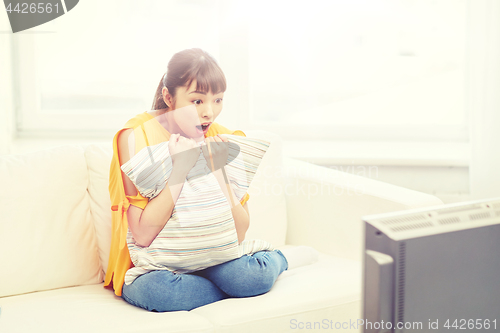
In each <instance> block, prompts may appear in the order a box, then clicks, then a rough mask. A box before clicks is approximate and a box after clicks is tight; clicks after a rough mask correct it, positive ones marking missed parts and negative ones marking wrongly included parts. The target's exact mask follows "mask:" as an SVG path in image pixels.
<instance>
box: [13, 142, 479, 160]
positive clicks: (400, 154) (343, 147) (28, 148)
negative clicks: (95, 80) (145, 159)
mask: <svg viewBox="0 0 500 333" xmlns="http://www.w3.org/2000/svg"><path fill="white" fill-rule="evenodd" d="M89 143H109V144H111V141H110V140H109V139H94V140H83V139H82V140H77V139H64V140H61V139H32V138H19V139H15V140H13V141H12V145H11V153H12V154H22V153H28V152H33V151H38V150H42V149H47V148H51V147H56V146H61V145H66V144H89ZM283 155H284V156H287V157H292V158H296V159H299V160H302V161H307V162H310V163H315V164H319V165H346V164H356V165H393V166H459V167H468V166H469V160H470V144H469V143H467V142H441V143H435V142H362V141H357V142H353V141H351V142H329V141H291V140H284V141H283Z"/></svg>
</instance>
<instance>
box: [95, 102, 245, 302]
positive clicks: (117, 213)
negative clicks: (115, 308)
mask: <svg viewBox="0 0 500 333" xmlns="http://www.w3.org/2000/svg"><path fill="white" fill-rule="evenodd" d="M129 128H132V129H133V130H134V134H135V146H136V149H135V150H136V152H138V151H140V150H141V149H143V148H144V147H145V146H147V145H151V146H154V145H156V144H159V143H160V142H164V141H168V140H169V139H170V133H169V132H168V131H167V130H166V129H165V128H164V127H163V126H162V125H161V124H160V123H159V122H158V121H157V120H156V119H155V118H154V117H153V116H152V115H150V114H149V113H147V112H144V113H141V114H138V115H137V116H135V117H134V118H132V119H130V120H129V121H128V122H127V123H126V124H125V126H124V127H123V128H122V129H121V130H119V131H118V132H117V133H116V134H115V137H114V138H113V159H112V160H111V166H110V172H109V195H110V199H111V211H112V212H111V250H110V253H109V263H108V268H107V271H106V278H105V280H104V287H105V288H106V287H109V288H113V289H114V291H115V294H116V295H117V296H121V295H122V287H123V283H124V279H125V273H126V272H127V270H128V269H129V268H131V267H134V264H133V263H132V261H131V259H130V254H129V252H128V247H127V232H128V221H127V210H128V207H129V206H130V205H134V206H137V207H139V208H142V209H144V208H145V207H146V205H147V203H148V201H149V199H148V198H144V197H143V196H142V195H141V194H140V193H137V195H136V196H127V195H125V189H124V187H123V179H122V174H123V172H122V171H121V169H120V162H119V159H118V148H117V147H118V144H117V140H118V136H119V134H120V133H121V132H122V131H124V130H126V129H129ZM146 133H147V136H146ZM217 134H233V135H240V136H245V134H244V133H243V132H242V131H230V130H229V129H227V128H225V127H224V126H222V125H219V124H217V123H212V125H211V126H210V128H209V130H208V132H207V133H206V134H205V137H210V136H215V135H217ZM144 138H147V139H144ZM249 198H250V197H249V195H248V194H246V195H245V196H244V197H243V199H241V204H242V205H244V204H245V203H246V202H247V201H248V199H249Z"/></svg>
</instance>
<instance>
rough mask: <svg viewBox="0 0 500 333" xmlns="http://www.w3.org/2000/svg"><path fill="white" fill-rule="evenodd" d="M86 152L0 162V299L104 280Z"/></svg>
mask: <svg viewBox="0 0 500 333" xmlns="http://www.w3.org/2000/svg"><path fill="white" fill-rule="evenodd" d="M88 183H89V176H88V172H87V163H86V161H85V156H84V151H83V149H82V148H81V147H78V146H63V147H58V148H53V149H49V150H43V151H39V152H35V153H30V154H23V155H4V156H0V184H1V186H2V191H1V192H0V238H1V240H0V257H1V258H2V259H1V265H2V268H1V270H2V272H1V274H0V297H2V296H9V295H16V294H22V293H28V292H33V291H39V290H47V289H55V288H61V287H69V286H75V285H84V284H95V283H99V282H101V281H102V280H103V271H102V268H101V262H100V260H99V255H98V245H97V240H96V234H95V227H94V223H93V219H92V215H91V212H90V204H89V201H90V196H89V193H88V191H87V186H88Z"/></svg>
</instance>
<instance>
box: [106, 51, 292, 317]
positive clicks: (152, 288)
mask: <svg viewBox="0 0 500 333" xmlns="http://www.w3.org/2000/svg"><path fill="white" fill-rule="evenodd" d="M225 90H226V80H225V76H224V74H223V72H222V70H221V69H220V67H219V66H218V65H217V63H216V62H215V60H214V59H213V58H212V57H211V56H210V55H209V54H208V53H206V52H204V51H202V50H200V49H189V50H184V51H181V52H179V53H177V54H175V55H174V56H173V57H172V59H171V60H170V62H169V64H168V70H167V73H166V74H165V75H164V76H163V78H162V80H161V81H160V83H159V85H158V88H157V91H156V94H155V98H154V101H153V106H152V109H153V111H151V112H145V113H142V114H139V115H137V116H136V117H134V118H133V119H131V120H129V121H128V122H127V124H126V125H125V126H124V128H122V129H121V130H120V131H118V133H117V134H116V135H115V137H114V141H113V147H114V156H113V160H112V163H111V170H110V184H109V190H110V197H111V202H112V243H111V252H110V257H109V264H108V269H107V272H106V279H105V287H106V286H112V287H113V289H114V291H115V294H116V295H118V296H121V297H123V299H125V300H126V301H127V302H128V303H130V304H132V305H135V306H138V307H141V308H144V309H147V310H149V311H157V312H164V311H178V310H191V309H193V308H196V307H199V306H202V305H205V304H209V303H212V302H216V301H219V300H222V299H225V298H228V297H248V296H255V295H260V294H263V293H266V292H268V291H269V290H270V289H271V287H272V286H273V284H274V282H275V281H276V279H277V277H278V276H279V275H280V274H281V273H282V272H283V271H285V270H286V269H287V268H288V262H287V259H286V258H285V257H284V255H283V254H282V253H281V252H280V251H279V250H274V251H259V252H255V253H253V254H251V255H244V256H241V257H239V258H237V259H234V260H230V261H227V262H224V263H220V264H217V265H214V266H210V267H208V268H205V269H201V270H198V271H195V272H190V273H185V274H182V273H181V274H179V273H175V271H173V270H169V269H158V270H149V271H141V270H140V269H138V267H134V264H133V263H132V261H131V258H130V254H129V249H128V248H127V242H129V243H130V241H129V240H130V239H133V242H134V244H133V245H134V246H137V247H139V248H147V247H149V246H150V245H151V244H152V242H154V241H155V239H156V238H157V236H158V235H159V234H160V233H161V232H162V230H163V229H164V228H165V225H166V224H167V223H169V220H170V219H171V218H172V212H173V210H174V207H175V206H176V202H177V200H178V198H179V196H180V194H181V192H182V188H183V184H184V179H186V176H187V174H188V173H189V171H190V170H191V168H192V167H193V166H194V165H195V163H196V161H197V160H198V158H199V156H200V150H199V147H200V144H202V143H206V144H207V145H209V146H210V148H211V149H210V151H209V152H207V148H208V147H207V146H204V147H205V148H204V149H203V152H204V156H205V158H207V159H210V162H208V160H207V165H210V166H211V168H213V169H212V172H213V174H214V176H215V178H216V179H217V182H218V184H219V186H220V191H221V192H222V193H223V195H224V196H225V197H226V199H227V202H228V203H229V202H233V203H236V204H234V205H233V206H232V207H231V214H232V218H233V220H234V227H235V229H236V234H237V238H238V242H239V243H241V242H242V241H243V240H244V239H245V233H246V231H247V229H248V227H249V223H250V212H249V210H248V206H247V200H248V199H249V196H248V194H247V195H245V197H243V199H241V200H237V199H236V197H235V195H234V193H233V191H232V189H231V188H230V187H227V185H226V183H225V180H224V175H223V173H222V171H223V170H222V168H224V164H225V161H226V160H227V156H228V152H227V145H226V144H224V143H225V142H226V141H227V140H226V139H225V138H224V137H223V136H220V134H233V135H240V136H245V135H244V133H243V132H241V131H230V130H228V129H227V128H225V127H223V126H221V125H219V124H217V123H215V119H216V118H217V117H218V115H219V114H220V113H221V111H222V105H223V103H222V101H223V97H224V92H225ZM166 141H169V143H168V147H169V152H170V155H171V156H172V172H171V174H170V177H169V180H168V182H167V184H166V186H165V187H164V189H163V190H162V191H161V192H160V193H159V194H158V195H157V196H156V197H154V198H153V199H152V200H149V199H147V198H144V197H143V196H142V195H141V194H140V193H138V191H137V189H136V187H135V186H134V184H133V183H132V181H131V180H130V179H129V178H128V177H127V176H126V175H125V174H124V173H123V172H122V171H121V169H120V166H121V165H123V164H124V163H126V162H127V161H129V160H130V158H131V157H132V156H133V155H134V154H135V153H137V152H138V151H140V150H141V149H143V148H144V147H146V146H153V145H156V144H158V143H161V142H166ZM210 155H211V158H210V157H209V156H210ZM129 245H130V244H129ZM127 272H128V273H127Z"/></svg>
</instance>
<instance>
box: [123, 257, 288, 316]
mask: <svg viewBox="0 0 500 333" xmlns="http://www.w3.org/2000/svg"><path fill="white" fill-rule="evenodd" d="M287 268H288V262H287V261H286V259H285V257H284V256H283V254H282V253H281V251H279V250H275V251H270V252H268V251H261V252H257V253H254V254H253V255H244V256H243V257H241V258H238V259H235V260H231V261H228V262H225V263H223V264H220V265H216V266H212V267H209V268H206V269H204V270H201V271H197V272H194V273H191V274H174V273H172V272H170V271H166V270H165V271H164V270H158V271H152V272H149V273H146V274H144V275H141V276H139V277H138V278H136V279H135V280H134V282H132V283H131V284H130V285H125V284H124V285H123V290H122V297H123V299H124V300H125V301H127V302H128V303H130V304H132V305H135V306H138V307H141V308H143V309H146V310H148V311H156V312H165V311H181V310H185V311H189V310H192V309H194V308H197V307H199V306H203V305H206V304H210V303H213V302H216V301H220V300H222V299H225V298H228V297H249V296H256V295H261V294H264V293H266V292H268V291H269V290H270V289H271V287H272V286H273V285H274V282H275V281H276V279H277V278H278V276H279V275H280V274H281V273H282V272H283V271H285V270H286V269H287Z"/></svg>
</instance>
